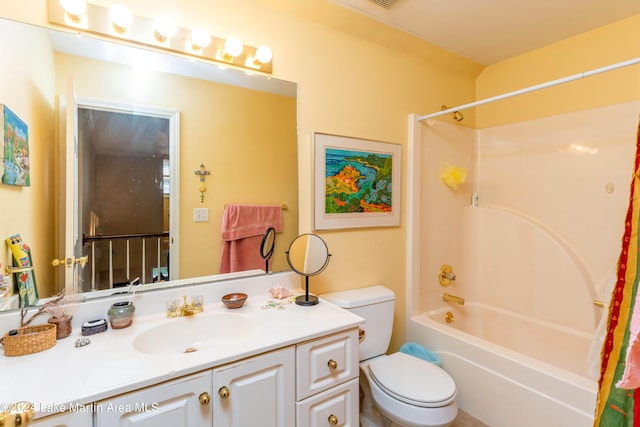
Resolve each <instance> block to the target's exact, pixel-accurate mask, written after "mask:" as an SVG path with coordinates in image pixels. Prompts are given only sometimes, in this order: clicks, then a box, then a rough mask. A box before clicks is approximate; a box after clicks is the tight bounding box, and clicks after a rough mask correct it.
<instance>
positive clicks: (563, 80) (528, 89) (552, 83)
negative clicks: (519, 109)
mask: <svg viewBox="0 0 640 427" xmlns="http://www.w3.org/2000/svg"><path fill="white" fill-rule="evenodd" d="M638 63H640V57H638V58H634V59H629V60H628V61H623V62H618V63H617V64H611V65H607V66H606V67H602V68H596V69H595V70H591V71H585V72H583V73H578V74H574V75H572V76H567V77H563V78H561V79H557V80H551V81H548V82H546V83H540V84H538V85H534V86H529V87H526V88H524V89H518V90H514V91H513V92H508V93H503V94H502V95H496V96H492V97H490V98H485V99H482V100H480V101H475V102H470V103H469V104H464V105H459V106H457V107H451V108H447V109H446V110H442V111H438V112H436V113H431V114H427V115H425V116H419V117H417V118H416V120H417V121H419V122H422V121H425V120H427V119H431V118H434V117H438V116H443V115H445V114H449V113H453V112H455V111H459V110H464V109H466V108H472V107H477V106H479V105H484V104H488V103H490V102H494V101H499V100H501V99H506V98H511V97H513V96H517V95H522V94H524V93H529V92H533V91H536V90H539V89H544V88H547V87H551V86H556V85H559V84H562V83H568V82H572V81H574V80H578V79H582V78H585V77H590V76H594V75H596V74H600V73H604V72H607V71H612V70H617V69H618V68H623V67H628V66H629V65H634V64H638Z"/></svg>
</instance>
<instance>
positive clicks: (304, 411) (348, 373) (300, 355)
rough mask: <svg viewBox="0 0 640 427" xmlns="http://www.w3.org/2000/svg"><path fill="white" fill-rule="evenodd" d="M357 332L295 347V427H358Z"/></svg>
mask: <svg viewBox="0 0 640 427" xmlns="http://www.w3.org/2000/svg"><path fill="white" fill-rule="evenodd" d="M358 360H359V357H358V331H357V329H352V330H349V331H346V332H341V333H338V334H334V335H329V336H326V337H322V338H318V339H315V340H312V341H307V342H304V343H302V344H298V345H297V346H296V370H297V377H296V378H297V380H296V383H297V384H296V393H297V395H296V398H297V403H296V406H297V409H296V425H298V426H300V427H302V426H332V425H339V426H351V427H358V425H359V414H358V412H359V385H358V374H359V364H358Z"/></svg>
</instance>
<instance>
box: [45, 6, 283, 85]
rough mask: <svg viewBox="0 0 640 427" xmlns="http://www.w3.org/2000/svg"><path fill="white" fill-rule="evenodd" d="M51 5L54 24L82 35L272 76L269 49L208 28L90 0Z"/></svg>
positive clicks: (51, 21) (50, 17) (51, 18)
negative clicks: (215, 33)
mask: <svg viewBox="0 0 640 427" xmlns="http://www.w3.org/2000/svg"><path fill="white" fill-rule="evenodd" d="M68 4H71V6H69V5H68ZM48 5H49V22H50V23H52V24H55V25H59V26H63V27H66V28H72V29H73V31H74V32H77V31H80V32H81V33H80V34H82V32H83V31H85V32H87V33H94V34H99V35H100V36H104V37H108V38H117V39H118V41H120V42H122V41H127V42H131V43H134V44H139V45H144V46H147V47H150V48H153V49H161V50H170V51H174V52H178V53H180V54H185V55H189V56H193V57H197V58H199V59H201V60H206V61H211V62H214V63H219V64H223V65H225V66H227V67H229V68H236V69H241V70H245V71H246V70H250V71H251V72H259V73H264V74H271V73H272V69H273V64H272V58H273V53H272V52H271V49H270V48H268V47H267V46H260V47H258V48H256V47H252V46H249V45H246V44H244V43H242V42H241V41H240V40H239V39H238V38H236V37H229V38H228V39H226V40H225V39H222V38H219V37H213V36H211V35H210V34H209V32H208V31H207V30H206V29H205V28H194V29H193V30H189V29H185V28H181V27H179V26H178V25H176V23H175V22H174V21H173V20H171V19H170V18H169V17H167V16H160V17H158V18H157V19H148V18H142V17H139V16H135V15H133V14H132V13H131V12H130V11H129V9H128V8H126V7H125V6H124V5H120V4H114V5H113V6H112V7H111V8H109V7H106V6H102V5H99V4H92V3H87V2H86V0H48Z"/></svg>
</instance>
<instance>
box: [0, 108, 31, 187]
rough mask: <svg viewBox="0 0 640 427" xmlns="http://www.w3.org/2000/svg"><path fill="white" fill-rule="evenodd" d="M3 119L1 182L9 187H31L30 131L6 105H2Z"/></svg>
mask: <svg viewBox="0 0 640 427" xmlns="http://www.w3.org/2000/svg"><path fill="white" fill-rule="evenodd" d="M0 117H2V130H1V131H0V141H2V168H0V169H1V170H0V172H1V174H0V175H1V178H0V180H1V182H2V183H3V184H8V185H16V186H21V187H29V186H30V185H31V177H30V172H29V129H28V127H27V125H26V123H25V122H23V121H22V120H21V119H20V117H18V116H17V115H16V114H15V113H14V112H13V111H11V110H10V109H9V108H8V107H7V106H6V105H3V104H0Z"/></svg>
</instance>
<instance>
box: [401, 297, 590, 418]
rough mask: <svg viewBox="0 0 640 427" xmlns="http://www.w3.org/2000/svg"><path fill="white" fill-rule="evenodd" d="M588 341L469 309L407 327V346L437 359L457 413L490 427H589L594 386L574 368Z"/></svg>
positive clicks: (486, 309) (489, 310) (427, 316)
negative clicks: (454, 394) (452, 388)
mask: <svg viewBox="0 0 640 427" xmlns="http://www.w3.org/2000/svg"><path fill="white" fill-rule="evenodd" d="M447 312H451V313H452V314H453V316H454V320H453V322H452V323H447V322H446V321H445V315H446V313H447ZM591 339H592V337H591V336H589V334H586V333H584V332H581V331H578V330H573V329H569V328H564V327H556V326H555V325H553V324H550V323H548V322H541V321H539V320H536V319H532V318H527V317H526V316H521V315H519V314H518V313H513V312H509V311H506V310H501V309H497V308H494V307H491V306H487V305H484V304H476V303H474V302H467V303H466V304H465V305H464V307H455V308H454V307H446V308H443V309H439V310H434V311H430V312H424V313H421V314H419V315H417V316H413V317H411V318H410V319H409V321H408V323H407V340H408V341H412V342H417V343H419V344H422V345H424V346H425V347H427V348H429V349H430V350H432V351H433V352H435V353H436V354H438V355H439V356H440V358H441V359H442V365H443V368H444V369H445V370H446V371H447V372H448V373H449V374H450V375H451V376H452V377H453V379H454V381H455V382H456V386H457V389H458V398H457V400H458V406H459V407H460V408H461V409H462V410H464V411H465V412H467V413H469V414H471V415H472V416H474V417H475V418H478V419H479V420H481V421H483V422H484V423H486V424H488V425H489V426H491V427H513V426H517V427H540V426H549V427H555V426H558V427H564V426H571V427H582V426H584V427H587V426H592V425H593V413H594V409H595V402H596V395H597V381H596V380H594V379H590V378H587V377H584V376H582V375H581V372H582V371H583V369H584V363H580V362H576V360H579V361H582V360H585V358H586V357H585V355H586V354H587V353H588V350H589V347H590V345H591Z"/></svg>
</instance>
